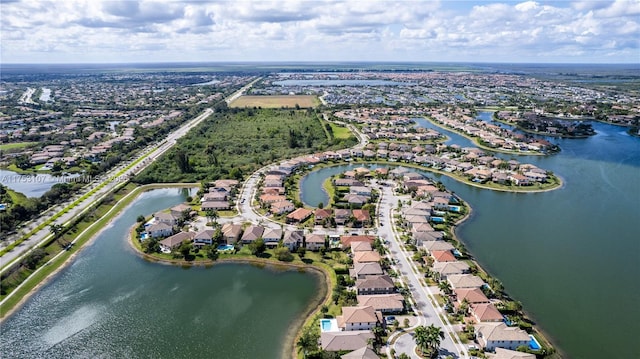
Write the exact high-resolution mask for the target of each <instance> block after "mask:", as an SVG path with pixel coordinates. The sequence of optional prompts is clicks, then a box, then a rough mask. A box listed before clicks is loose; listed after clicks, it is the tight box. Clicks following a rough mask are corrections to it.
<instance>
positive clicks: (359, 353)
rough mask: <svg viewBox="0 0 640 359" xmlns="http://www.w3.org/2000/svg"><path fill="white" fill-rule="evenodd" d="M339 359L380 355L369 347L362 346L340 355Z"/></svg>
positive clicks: (365, 358) (376, 358)
mask: <svg viewBox="0 0 640 359" xmlns="http://www.w3.org/2000/svg"><path fill="white" fill-rule="evenodd" d="M340 359H380V357H379V356H378V354H376V352H374V351H373V350H372V349H371V348H369V347H362V348H360V349H358V350H354V351H352V352H351V353H348V354H345V355H343V356H341V357H340Z"/></svg>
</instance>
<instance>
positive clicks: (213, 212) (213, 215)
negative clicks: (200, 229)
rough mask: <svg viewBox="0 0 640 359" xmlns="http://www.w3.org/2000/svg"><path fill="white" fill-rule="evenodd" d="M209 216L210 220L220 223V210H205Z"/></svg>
mask: <svg viewBox="0 0 640 359" xmlns="http://www.w3.org/2000/svg"><path fill="white" fill-rule="evenodd" d="M205 214H206V216H207V218H208V219H209V222H214V223H216V224H217V223H218V218H220V215H219V214H218V211H216V210H215V209H208V210H207V211H206V212H205Z"/></svg>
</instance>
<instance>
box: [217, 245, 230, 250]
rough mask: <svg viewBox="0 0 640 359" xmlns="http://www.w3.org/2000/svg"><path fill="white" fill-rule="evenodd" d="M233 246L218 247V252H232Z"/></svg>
mask: <svg viewBox="0 0 640 359" xmlns="http://www.w3.org/2000/svg"><path fill="white" fill-rule="evenodd" d="M233 248H234V246H233V244H222V245H219V246H218V250H219V251H230V250H233Z"/></svg>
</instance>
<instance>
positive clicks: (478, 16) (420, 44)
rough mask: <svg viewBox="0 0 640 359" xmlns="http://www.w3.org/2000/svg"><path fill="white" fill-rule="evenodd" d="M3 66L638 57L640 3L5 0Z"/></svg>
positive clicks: (0, 31) (1, 9) (1, 5)
mask: <svg viewBox="0 0 640 359" xmlns="http://www.w3.org/2000/svg"><path fill="white" fill-rule="evenodd" d="M0 40H1V41H0V61H1V62H2V63H79V62H92V63H103V62H190V61H198V62H200V61H213V62H215V61H443V62H451V61H455V62H526V63H532V62H565V63H621V62H622V63H640V0H623V1H538V2H535V1H510V0H503V1H491V0H489V1H455V0H454V1H418V0H416V1H412V0H404V1H376V0H357V1H350V0H327V1H308V0H304V1H293V0H279V1H263V0H261V1H246V0H238V1H227V0H217V1H205V0H190V1H178V0H165V1H161V0H142V1H132V0H111V1H100V0H56V1H41V0H0Z"/></svg>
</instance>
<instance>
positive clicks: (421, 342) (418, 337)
mask: <svg viewBox="0 0 640 359" xmlns="http://www.w3.org/2000/svg"><path fill="white" fill-rule="evenodd" d="M413 340H414V341H415V342H416V345H417V346H418V349H420V351H421V352H423V353H426V352H427V349H428V348H429V344H428V343H429V338H428V336H427V328H425V327H424V326H423V325H420V326H418V327H416V329H415V330H414V331H413Z"/></svg>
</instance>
